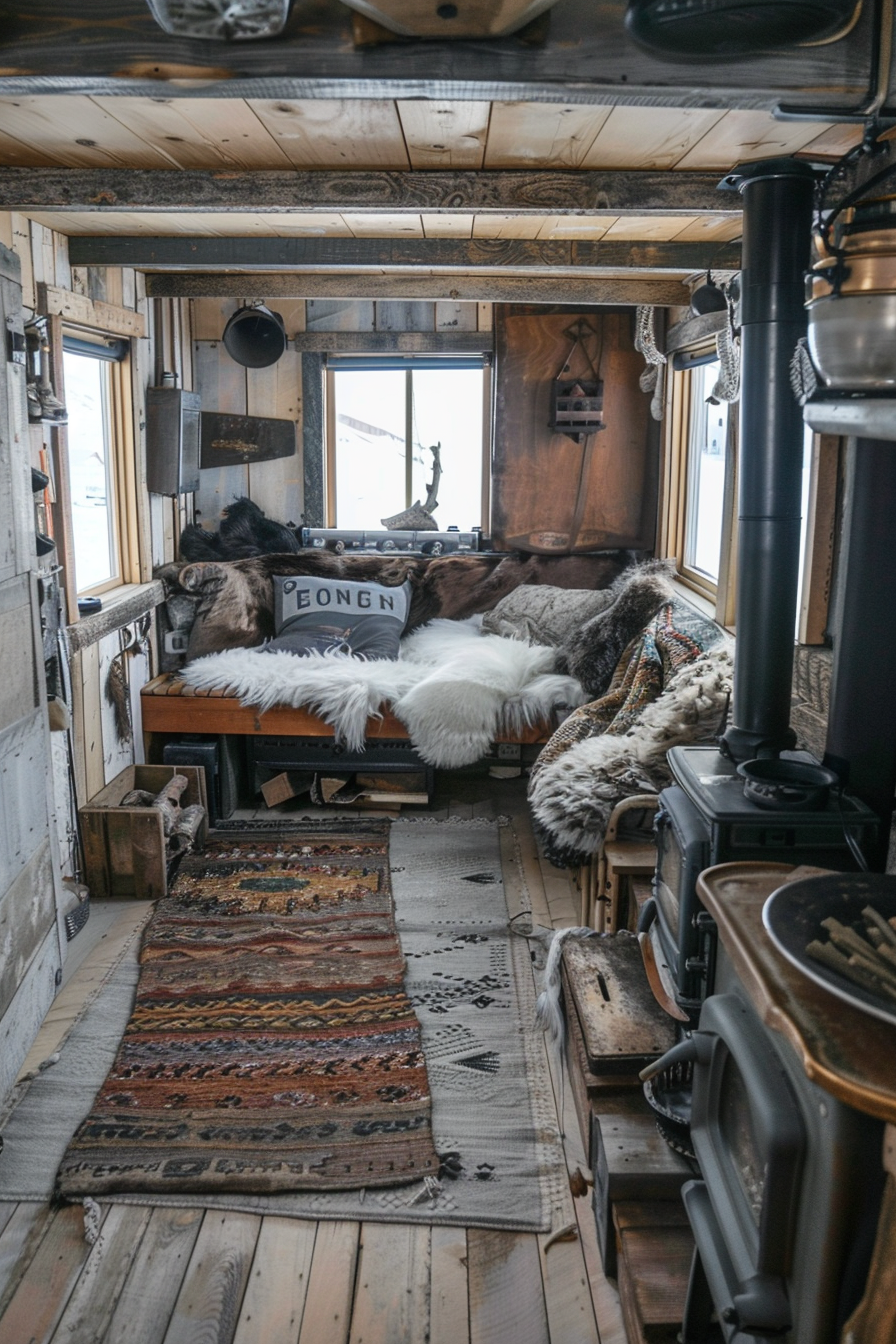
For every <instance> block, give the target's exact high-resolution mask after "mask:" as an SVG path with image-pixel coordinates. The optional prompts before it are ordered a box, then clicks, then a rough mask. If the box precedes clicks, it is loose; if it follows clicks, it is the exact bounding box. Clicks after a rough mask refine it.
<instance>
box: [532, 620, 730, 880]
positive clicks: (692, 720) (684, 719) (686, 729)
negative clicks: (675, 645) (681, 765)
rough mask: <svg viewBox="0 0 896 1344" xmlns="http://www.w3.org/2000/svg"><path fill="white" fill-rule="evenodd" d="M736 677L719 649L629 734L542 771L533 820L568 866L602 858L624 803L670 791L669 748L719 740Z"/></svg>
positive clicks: (579, 747) (572, 753)
mask: <svg viewBox="0 0 896 1344" xmlns="http://www.w3.org/2000/svg"><path fill="white" fill-rule="evenodd" d="M733 671H734V657H733V651H732V646H731V645H730V643H724V644H722V645H719V646H717V647H716V648H714V649H712V650H711V651H710V652H709V653H705V654H704V655H703V657H702V658H698V659H697V660H696V661H695V662H693V663H689V664H688V665H687V666H685V667H683V668H682V669H681V671H680V672H679V673H678V675H677V676H675V677H673V678H672V679H671V680H670V681H669V683H668V685H667V686H666V688H665V689H664V691H663V693H662V695H660V697H659V699H657V700H654V701H653V703H652V704H649V705H648V706H647V707H646V708H645V710H644V712H643V713H642V714H641V716H640V718H639V719H638V723H637V726H636V727H634V728H632V729H630V730H629V732H627V733H625V734H624V735H622V736H620V737H616V736H613V735H611V734H608V733H601V734H598V735H596V736H594V737H589V738H586V739H585V740H584V741H583V742H577V743H576V744H575V745H574V746H572V747H570V749H569V750H568V751H565V752H564V753H563V754H562V755H561V756H558V757H557V758H556V760H554V761H551V762H550V764H548V765H545V766H544V767H543V768H542V769H540V770H539V769H536V771H535V772H534V774H533V777H532V782H531V785H530V788H529V802H530V804H531V807H532V815H533V817H534V819H535V821H536V822H537V823H538V825H539V826H540V827H541V828H543V829H544V830H545V831H546V832H547V833H548V834H549V835H550V837H551V842H552V845H553V846H554V848H555V850H557V851H566V852H567V853H568V855H569V862H570V864H572V863H573V862H579V863H580V862H583V861H584V859H585V858H586V857H587V856H589V855H592V854H596V853H597V851H598V850H599V849H600V846H601V842H602V840H603V836H604V832H605V831H606V828H607V822H608V821H609V819H610V813H611V812H612V810H613V808H614V807H615V806H616V804H617V803H618V802H619V801H620V799H622V798H626V797H630V796H631V795H632V794H636V793H659V791H660V789H663V788H665V787H666V785H667V784H668V783H670V781H671V778H672V776H671V774H670V772H669V767H668V765H667V763H666V753H667V751H668V750H669V748H670V747H675V746H680V745H682V744H690V743H694V742H710V741H712V740H713V738H714V736H715V734H716V732H717V731H718V728H719V721H720V719H721V716H722V713H723V711H724V709H725V705H726V702H727V699H728V696H729V694H730V693H731V685H732V675H733Z"/></svg>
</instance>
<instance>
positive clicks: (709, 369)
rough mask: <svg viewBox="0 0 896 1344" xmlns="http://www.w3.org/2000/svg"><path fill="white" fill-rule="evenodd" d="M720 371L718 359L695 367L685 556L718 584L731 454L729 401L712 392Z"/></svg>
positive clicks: (688, 566)
mask: <svg viewBox="0 0 896 1344" xmlns="http://www.w3.org/2000/svg"><path fill="white" fill-rule="evenodd" d="M718 376H719V363H718V361H717V360H713V361H712V362H711V363H709V364H701V365H700V366H699V367H698V368H696V369H694V370H693V371H692V373H691V386H690V413H689V426H688V452H687V464H686V468H685V472H686V486H685V491H686V498H685V510H684V547H683V550H682V557H681V559H682V568H683V569H684V570H686V571H690V572H691V573H693V574H696V575H699V576H700V578H702V579H704V580H707V581H708V582H709V583H712V584H717V583H718V580H719V567H720V564H721V556H722V523H723V519H724V506H725V463H726V459H727V456H728V406H727V403H725V402H719V401H716V400H715V399H714V398H713V397H712V396H711V393H712V389H713V387H714V386H715V384H716V380H717V378H718Z"/></svg>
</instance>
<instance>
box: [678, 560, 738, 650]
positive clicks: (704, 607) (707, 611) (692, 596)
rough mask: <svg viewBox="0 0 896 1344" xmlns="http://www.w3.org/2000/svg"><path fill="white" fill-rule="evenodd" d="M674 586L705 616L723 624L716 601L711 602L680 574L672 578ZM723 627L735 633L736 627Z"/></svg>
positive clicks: (682, 596)
mask: <svg viewBox="0 0 896 1344" xmlns="http://www.w3.org/2000/svg"><path fill="white" fill-rule="evenodd" d="M672 586H673V588H674V589H675V592H676V594H677V595H678V596H679V597H681V598H683V599H684V601H685V602H690V604H691V606H692V607H696V608H697V610H698V611H699V612H701V613H702V614H703V615H704V616H708V617H709V619H710V620H711V621H715V623H716V625H721V621H720V620H719V618H718V616H716V604H715V602H711V601H710V599H709V598H708V597H706V595H705V594H704V593H701V592H700V591H699V589H697V588H692V587H691V585H690V584H689V583H688V582H687V581H686V580H685V579H683V578H682V577H681V575H680V574H679V575H676V576H675V577H674V578H673V579H672ZM722 629H723V630H727V631H728V634H729V635H733V634H734V629H733V628H732V627H731V626H722Z"/></svg>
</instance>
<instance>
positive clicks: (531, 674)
mask: <svg viewBox="0 0 896 1344" xmlns="http://www.w3.org/2000/svg"><path fill="white" fill-rule="evenodd" d="M481 619H482V618H481V617H473V618H471V619H470V620H468V621H444V620H436V621H430V623H429V625H425V626H423V627H422V628H421V629H420V630H415V631H414V633H413V634H412V635H408V637H407V638H406V639H404V640H403V641H402V645H401V652H400V655H399V657H398V660H397V661H395V662H393V661H391V660H385V659H371V660H370V661H366V660H365V659H363V658H355V657H352V656H350V655H345V654H323V653H317V652H313V653H310V654H307V655H305V656H303V657H297V656H296V655H295V654H293V653H286V652H285V651H283V650H277V651H276V652H275V653H265V652H263V651H262V650H260V649H228V650H226V651H225V652H223V653H213V654H209V656H208V657H207V658H200V659H198V661H197V662H195V663H190V664H189V665H188V666H187V667H186V668H184V671H183V673H182V676H183V680H184V681H187V682H189V683H190V684H191V685H192V686H199V687H204V688H213V687H226V688H228V689H229V690H230V691H231V692H232V693H233V694H234V695H236V696H237V697H238V698H239V699H240V700H241V701H242V702H243V704H249V705H257V706H258V708H259V709H261V710H265V709H270V708H271V707H272V706H273V705H291V706H293V707H294V708H299V707H301V708H303V709H307V710H310V711H311V712H312V713H314V714H319V715H320V716H321V718H323V719H325V720H326V721H327V723H330V724H332V725H333V727H334V728H335V730H336V736H337V739H338V740H339V741H341V742H344V743H345V745H346V746H347V747H348V748H349V750H351V751H362V750H363V748H364V735H365V729H366V726H367V720H368V718H369V717H370V716H371V715H374V716H375V715H377V714H378V713H380V711H381V708H382V706H383V705H384V704H387V705H388V706H389V707H390V709H391V710H392V712H393V713H394V714H395V715H396V716H397V717H398V718H399V719H401V721H402V723H404V724H405V726H406V727H407V729H408V732H409V734H410V737H411V740H412V742H413V743H414V745H415V747H416V748H417V750H418V751H419V753H420V755H421V756H422V757H423V759H424V760H425V761H427V762H428V763H429V764H430V765H436V766H442V767H445V768H451V767H454V766H459V765H471V764H472V763H473V762H474V761H477V760H479V758H480V757H481V756H482V755H484V753H485V752H486V751H487V750H488V747H489V744H490V743H491V742H492V741H493V740H494V738H495V735H496V734H497V733H499V732H502V731H506V732H509V733H513V732H516V731H517V730H519V729H520V728H523V727H529V726H531V725H532V724H535V723H539V722H544V721H549V720H550V718H551V714H552V712H553V710H554V709H556V708H559V707H561V706H564V707H568V708H574V707H575V706H577V705H580V704H582V703H583V701H584V699H585V697H584V694H583V691H582V688H581V686H580V685H579V683H578V682H577V681H576V680H575V679H574V678H572V677H567V676H561V675H560V674H559V673H556V672H555V671H554V667H555V665H556V661H557V651H556V649H550V648H546V647H545V646H543V645H537V644H526V643H523V642H522V641H520V640H515V639H503V638H501V637H500V636H499V635H484V634H482V632H481V630H480V624H481Z"/></svg>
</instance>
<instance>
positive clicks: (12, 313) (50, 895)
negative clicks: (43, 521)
mask: <svg viewBox="0 0 896 1344" xmlns="http://www.w3.org/2000/svg"><path fill="white" fill-rule="evenodd" d="M5 237H6V238H7V239H8V237H9V234H8V233H7V234H6V235H5ZM20 278H21V276H20V266H19V263H18V259H17V256H16V255H15V253H14V252H13V251H12V249H10V248H9V247H8V246H6V245H4V246H2V247H0V330H5V331H11V332H15V333H17V334H19V335H21V334H22V314H21V289H20ZM28 451H29V438H28V428H27V411H26V404H25V370H24V368H23V367H22V365H21V364H18V363H16V362H15V361H14V360H12V359H4V360H3V364H2V370H0V651H2V657H3V669H2V670H3V675H2V676H0V1100H2V1099H3V1098H4V1097H5V1096H6V1095H7V1093H8V1092H9V1089H10V1088H11V1086H12V1084H13V1082H14V1080H15V1077H16V1074H17V1072H18V1070H19V1067H20V1066H21V1063H22V1061H23V1059H24V1058H25V1056H26V1054H27V1052H28V1049H29V1048H30V1045H31V1042H32V1040H33V1039H34V1036H35V1034H36V1033H37V1030H38V1027H39V1026H40V1023H41V1020H42V1019H43V1016H44V1014H45V1013H46V1011H47V1008H48V1007H49V1005H50V1003H51V1002H52V999H53V995H54V993H55V986H56V976H57V973H58V972H59V971H60V969H61V965H62V943H61V938H60V922H61V917H60V897H61V891H60V888H59V884H58V872H57V869H58V856H57V852H56V841H55V831H54V828H53V827H52V825H51V821H50V794H51V790H50V781H49V758H50V734H49V725H48V722H47V708H46V697H45V694H44V691H43V685H42V676H41V671H42V669H41V665H40V660H41V650H40V642H39V638H40V637H39V631H38V620H37V605H38V596H37V582H36V579H35V576H34V574H33V572H32V571H33V567H34V558H33V557H34V540H33V531H34V518H33V504H32V498H31V489H30V487H31V482H30V479H29V476H28V471H27V462H26V459H27V454H28Z"/></svg>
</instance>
